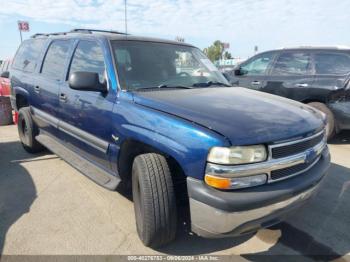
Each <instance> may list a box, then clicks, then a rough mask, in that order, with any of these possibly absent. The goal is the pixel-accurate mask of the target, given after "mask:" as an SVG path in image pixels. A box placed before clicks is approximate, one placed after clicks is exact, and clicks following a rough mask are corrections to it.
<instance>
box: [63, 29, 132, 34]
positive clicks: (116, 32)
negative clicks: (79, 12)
mask: <svg viewBox="0 0 350 262" xmlns="http://www.w3.org/2000/svg"><path fill="white" fill-rule="evenodd" d="M93 32H97V33H111V34H118V35H128V34H126V33H123V32H118V31H113V30H100V29H88V28H74V29H72V30H71V31H70V33H87V34H92V33H93Z"/></svg>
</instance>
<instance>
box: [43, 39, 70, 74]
mask: <svg viewBox="0 0 350 262" xmlns="http://www.w3.org/2000/svg"><path fill="white" fill-rule="evenodd" d="M71 45H72V41H71V40H54V41H52V43H51V44H50V46H49V49H48V50H47V52H46V55H45V59H44V62H43V65H42V69H41V73H42V74H43V75H45V76H47V77H48V78H51V79H55V80H61V79H62V77H63V73H64V71H65V67H66V62H67V58H68V56H69V49H70V47H71Z"/></svg>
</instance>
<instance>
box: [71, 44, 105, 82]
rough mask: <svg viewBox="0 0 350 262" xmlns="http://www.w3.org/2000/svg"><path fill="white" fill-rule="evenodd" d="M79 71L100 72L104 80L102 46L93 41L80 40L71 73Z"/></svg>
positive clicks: (101, 79) (101, 78)
mask: <svg viewBox="0 0 350 262" xmlns="http://www.w3.org/2000/svg"><path fill="white" fill-rule="evenodd" d="M77 71H82V72H93V73H98V75H99V77H100V81H101V82H103V81H104V71H105V64H104V59H103V52H102V49H101V47H100V46H99V45H98V44H97V43H96V42H93V41H80V42H79V44H78V47H77V49H76V50H75V53H74V56H73V60H72V64H71V67H70V71H69V74H72V73H74V72H77Z"/></svg>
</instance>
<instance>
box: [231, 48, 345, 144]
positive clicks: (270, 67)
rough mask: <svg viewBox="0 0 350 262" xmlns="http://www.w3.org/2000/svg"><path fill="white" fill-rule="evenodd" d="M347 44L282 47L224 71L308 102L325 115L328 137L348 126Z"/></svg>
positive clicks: (237, 82) (239, 82)
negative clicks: (229, 70)
mask: <svg viewBox="0 0 350 262" xmlns="http://www.w3.org/2000/svg"><path fill="white" fill-rule="evenodd" d="M349 72H350V48H345V47H324V48H321V47H302V48H284V49H279V50H272V51H267V52H263V53H260V54H257V55H255V56H253V57H251V58H250V59H248V60H247V61H245V62H243V63H242V64H240V65H238V66H237V67H236V68H235V69H234V70H233V71H231V72H228V73H225V75H226V76H227V78H228V79H229V80H230V82H231V84H232V85H233V86H241V87H247V88H250V89H254V90H259V91H263V92H267V93H270V94H274V95H279V96H283V97H286V98H290V99H293V100H296V101H299V102H302V103H305V104H308V105H310V106H312V107H314V108H317V109H318V110H320V111H322V112H323V113H324V114H326V115H327V118H328V123H327V128H326V130H327V136H328V139H331V138H332V137H333V136H334V135H335V134H336V133H338V132H339V131H341V130H343V129H348V130H349V129H350V86H349V79H348V77H347V74H349Z"/></svg>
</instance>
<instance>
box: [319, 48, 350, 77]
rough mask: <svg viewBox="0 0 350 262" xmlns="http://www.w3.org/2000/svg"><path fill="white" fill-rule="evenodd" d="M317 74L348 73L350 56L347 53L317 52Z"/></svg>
mask: <svg viewBox="0 0 350 262" xmlns="http://www.w3.org/2000/svg"><path fill="white" fill-rule="evenodd" d="M315 70H316V74H346V73H348V72H349V71H350V57H349V55H347V54H340V53H339V54H336V53H319V54H315Z"/></svg>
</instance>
